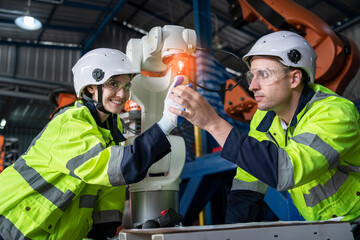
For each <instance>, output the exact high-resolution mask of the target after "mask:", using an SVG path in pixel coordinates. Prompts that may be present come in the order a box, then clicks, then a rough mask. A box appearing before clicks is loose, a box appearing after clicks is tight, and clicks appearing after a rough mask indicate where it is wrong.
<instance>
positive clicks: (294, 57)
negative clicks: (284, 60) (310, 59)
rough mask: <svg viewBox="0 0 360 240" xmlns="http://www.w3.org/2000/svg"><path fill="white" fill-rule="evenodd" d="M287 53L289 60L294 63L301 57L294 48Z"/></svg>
mask: <svg viewBox="0 0 360 240" xmlns="http://www.w3.org/2000/svg"><path fill="white" fill-rule="evenodd" d="M287 55H288V58H289V60H290V61H291V62H293V63H295V64H297V62H298V61H299V60H300V59H301V53H300V52H299V51H298V50H296V49H292V50H290V51H289V52H288V54H287Z"/></svg>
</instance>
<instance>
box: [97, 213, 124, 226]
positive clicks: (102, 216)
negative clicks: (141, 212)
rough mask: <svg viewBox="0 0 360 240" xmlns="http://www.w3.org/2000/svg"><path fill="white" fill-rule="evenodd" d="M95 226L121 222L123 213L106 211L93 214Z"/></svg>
mask: <svg viewBox="0 0 360 240" xmlns="http://www.w3.org/2000/svg"><path fill="white" fill-rule="evenodd" d="M92 218H93V222H94V224H99V223H108V222H121V221H122V213H121V212H120V211H119V210H104V211H97V212H93V214H92Z"/></svg>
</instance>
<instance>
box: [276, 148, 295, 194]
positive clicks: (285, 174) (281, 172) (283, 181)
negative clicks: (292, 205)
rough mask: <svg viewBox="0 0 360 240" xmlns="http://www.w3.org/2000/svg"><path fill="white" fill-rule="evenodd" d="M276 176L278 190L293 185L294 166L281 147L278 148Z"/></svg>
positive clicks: (289, 187)
mask: <svg viewBox="0 0 360 240" xmlns="http://www.w3.org/2000/svg"><path fill="white" fill-rule="evenodd" d="M278 176H279V177H278V184H277V186H276V189H277V190H278V191H284V190H287V189H291V188H293V187H294V185H295V181H294V166H293V164H292V162H291V160H290V157H289V155H288V153H287V152H286V151H285V150H284V149H283V148H279V150H278Z"/></svg>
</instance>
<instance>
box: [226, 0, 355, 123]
mask: <svg viewBox="0 0 360 240" xmlns="http://www.w3.org/2000/svg"><path fill="white" fill-rule="evenodd" d="M238 2H239V4H240V6H241V10H242V15H243V19H244V20H245V21H247V22H254V21H255V20H256V19H259V20H260V21H262V22H263V23H264V24H266V25H267V27H268V28H269V29H270V30H271V31H279V30H288V31H293V32H297V33H299V34H300V35H302V36H303V37H304V38H305V39H306V40H307V41H308V42H309V43H310V45H311V46H312V47H313V48H314V49H315V52H316V53H317V55H318V58H317V67H316V75H315V82H316V83H319V84H322V85H324V86H326V87H328V88H329V89H331V90H332V91H334V92H336V93H338V94H340V95H341V94H342V93H343V92H344V90H345V88H346V86H347V85H348V83H349V82H350V80H351V79H352V78H353V77H354V76H355V74H356V72H357V70H358V67H359V65H360V60H359V49H358V48H357V46H356V45H355V44H354V42H353V41H351V40H350V39H346V38H345V37H344V36H341V35H340V34H337V33H336V32H335V31H334V30H332V29H331V27H330V26H329V25H327V24H326V23H325V22H324V21H323V20H322V19H321V18H319V17H318V16H316V15H315V14H313V13H312V12H310V11H309V10H307V9H306V8H304V7H302V6H300V5H299V4H297V3H295V2H293V1H291V0H276V1H273V0H252V1H246V0H238ZM228 81H229V80H228ZM228 84H231V83H230V82H227V84H226V85H228ZM238 91H241V92H242V93H241V94H242V96H244V97H239V95H238V94H239V93H238V92H237V93H235V91H230V92H229V93H227V94H226V95H225V104H224V108H225V111H226V112H227V113H228V114H229V115H230V116H232V117H233V118H235V119H237V120H240V121H243V122H249V121H250V120H251V117H252V115H251V117H250V118H249V114H248V113H254V112H255V110H256V102H255V101H254V100H252V101H251V104H249V99H248V97H249V96H248V94H247V93H246V91H245V90H244V89H242V90H238ZM242 99H247V104H246V105H247V106H252V105H253V106H252V107H251V108H244V109H243V110H241V111H240V112H236V109H240V108H239V107H236V106H240V105H244V102H243V100H242ZM228 103H231V105H229V104H228ZM254 108H255V110H254ZM244 111H248V112H247V113H246V112H244ZM231 112H232V113H231Z"/></svg>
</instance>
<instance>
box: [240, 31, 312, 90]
mask: <svg viewBox="0 0 360 240" xmlns="http://www.w3.org/2000/svg"><path fill="white" fill-rule="evenodd" d="M254 56H276V57H279V58H280V62H281V63H282V64H284V65H285V66H289V67H296V68H302V69H304V70H305V71H306V73H307V74H308V76H309V78H310V81H309V84H312V83H314V80H315V71H316V58H317V54H316V53H315V51H314V49H313V48H312V47H311V46H310V44H309V43H308V41H306V39H305V38H303V37H302V36H300V35H299V34H297V33H294V32H289V31H278V32H273V33H270V34H267V35H265V36H263V37H261V38H260V39H259V40H258V41H257V42H256V43H255V44H254V46H253V47H252V48H251V49H250V51H249V52H248V53H247V54H246V55H245V56H244V57H243V61H244V62H245V63H246V64H247V65H248V67H249V68H250V61H251V58H252V57H254Z"/></svg>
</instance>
